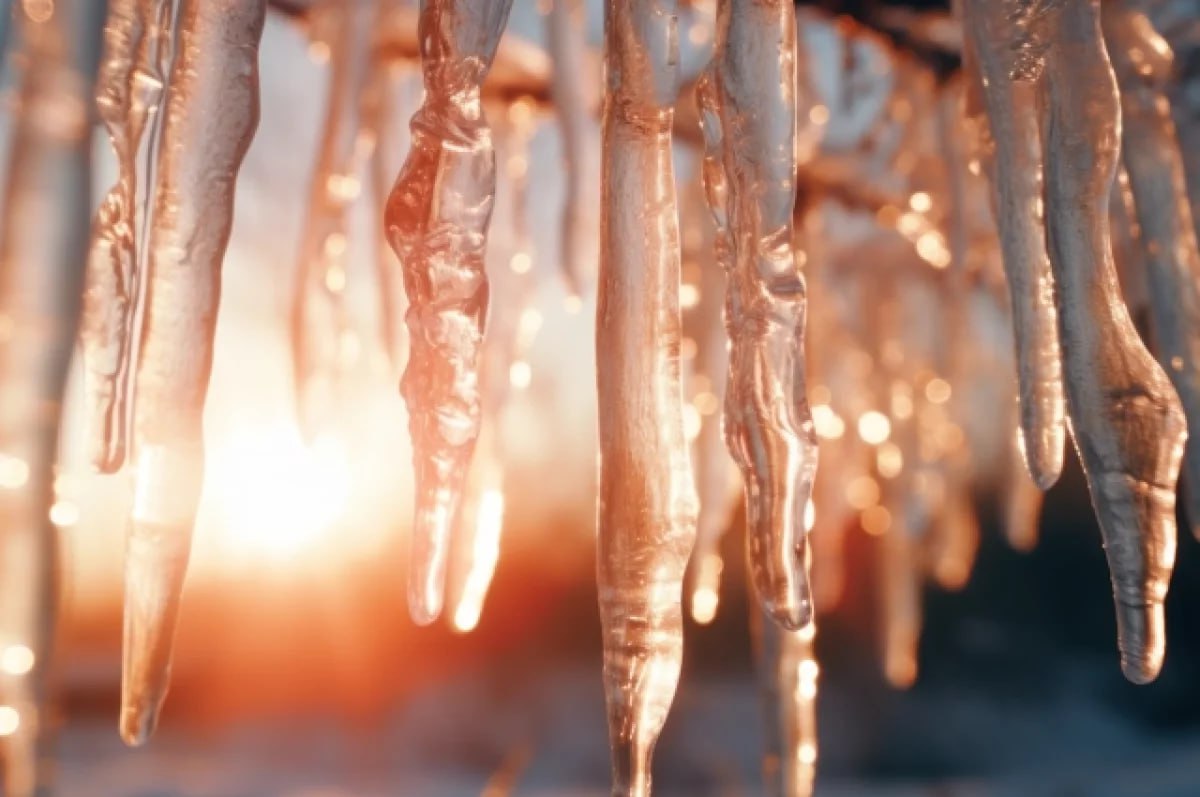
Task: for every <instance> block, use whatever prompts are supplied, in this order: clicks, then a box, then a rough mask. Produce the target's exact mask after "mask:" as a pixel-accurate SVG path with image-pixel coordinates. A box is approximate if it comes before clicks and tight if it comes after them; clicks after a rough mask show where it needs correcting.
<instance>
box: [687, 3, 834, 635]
mask: <svg viewBox="0 0 1200 797" xmlns="http://www.w3.org/2000/svg"><path fill="white" fill-rule="evenodd" d="M768 42H769V43H770V46H768V44H767V43H768ZM795 69H796V24H795V12H794V9H793V6H792V4H791V3H790V2H784V1H783V0H773V1H772V2H751V1H750V0H722V2H720V3H719V4H718V8H717V37H716V44H715V53H714V57H713V62H712V64H711V65H710V66H709V68H708V70H707V71H706V72H705V74H704V76H703V77H702V78H701V80H700V83H699V85H698V87H697V100H698V101H699V103H700V107H701V124H702V125H703V127H704V137H705V165H704V176H705V181H706V184H707V191H708V194H709V197H710V202H711V206H712V209H713V214H714V218H715V219H716V222H717V226H718V228H719V229H720V233H719V234H720V235H721V236H722V238H724V241H723V243H722V244H721V246H722V247H724V248H725V249H726V251H724V252H723V253H722V254H721V256H720V258H719V259H720V260H721V261H722V263H723V265H725V266H726V269H727V273H728V277H729V286H728V290H727V292H726V325H727V327H728V330H729V337H730V341H731V348H730V362H729V379H728V381H727V384H726V393H725V435H726V439H727V441H728V443H729V448H730V452H731V453H732V454H733V457H734V460H735V461H736V462H737V463H738V466H739V467H740V468H741V471H742V476H743V479H744V481H745V488H746V517H747V527H748V533H747V544H748V545H749V549H750V564H751V572H752V575H753V580H754V585H755V588H756V592H757V594H758V599H759V601H760V603H761V604H762V606H763V609H764V610H765V611H766V612H767V613H768V614H769V615H770V616H771V617H773V618H774V619H775V621H776V622H779V623H780V624H782V625H783V626H784V627H785V628H789V629H792V630H795V629H798V628H800V627H802V626H804V625H805V624H807V623H808V622H809V621H810V620H811V619H812V595H811V590H810V586H809V579H808V568H807V561H806V559H807V556H808V551H807V539H806V535H805V531H804V510H805V507H806V506H807V504H808V501H809V498H810V496H811V494H812V483H813V478H814V476H815V474H816V465H817V441H816V434H815V432H814V430H813V424H812V417H811V415H810V413H809V408H808V399H807V396H806V394H805V387H804V312H805V284H804V278H803V277H802V276H801V274H800V272H799V270H798V269H797V267H796V262H795V257H794V254H793V251H792V216H793V210H794V207H795V201H796V182H795V174H796V73H795Z"/></svg>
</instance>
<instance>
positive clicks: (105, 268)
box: [80, 0, 174, 473]
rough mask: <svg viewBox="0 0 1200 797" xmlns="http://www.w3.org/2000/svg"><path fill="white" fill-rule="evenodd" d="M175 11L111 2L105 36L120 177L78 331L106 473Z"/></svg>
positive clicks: (118, 445)
mask: <svg viewBox="0 0 1200 797" xmlns="http://www.w3.org/2000/svg"><path fill="white" fill-rule="evenodd" d="M173 9H174V3H173V2H171V0H113V1H112V2H111V3H110V4H109V14H108V21H107V24H106V25H105V29H104V55H103V58H102V60H101V64H100V73H99V76H98V78H97V90H96V107H97V108H98V110H99V113H100V119H101V121H102V122H104V126H105V128H106V129H107V130H108V135H109V139H110V140H111V141H112V146H113V149H114V151H115V152H116V155H117V169H118V175H117V182H116V184H115V185H113V186H112V188H111V189H109V191H108V194H106V195H105V197H104V199H103V200H101V202H100V207H99V209H98V210H97V211H96V217H95V221H94V222H93V225H92V241H91V247H90V251H89V253H88V266H87V286H86V289H85V293H84V303H83V318H82V321H81V324H80V327H81V338H82V344H83V357H84V365H85V375H84V391H85V403H86V407H87V413H88V418H87V423H88V435H89V437H88V454H89V458H90V459H91V462H92V464H93V465H94V466H95V467H96V468H97V469H98V470H99V471H101V472H103V473H113V472H116V471H117V470H119V469H120V468H121V466H122V465H123V464H124V462H125V447H126V444H127V442H128V441H127V435H128V430H127V421H128V415H129V388H130V378H129V374H130V367H131V365H132V362H131V360H132V358H133V340H134V335H135V330H134V318H135V316H136V312H137V310H136V308H137V302H138V285H139V271H140V269H139V263H138V244H139V242H140V240H141V239H140V237H139V234H138V207H137V201H138V179H139V174H138V169H137V161H138V153H139V151H140V150H141V148H142V140H143V137H144V136H145V132H146V127H147V124H148V123H149V121H150V120H151V118H152V117H153V116H154V115H155V114H156V113H158V109H159V106H160V105H161V103H162V96H163V88H164V82H165V76H164V71H165V68H166V67H165V64H166V61H167V60H168V57H169V51H170V35H171V15H172V11H173ZM149 151H153V147H151V148H150V149H149Z"/></svg>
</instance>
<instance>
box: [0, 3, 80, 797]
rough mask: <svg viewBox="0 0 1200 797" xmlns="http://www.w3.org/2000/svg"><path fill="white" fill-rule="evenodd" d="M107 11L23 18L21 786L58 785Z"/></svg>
mask: <svg viewBox="0 0 1200 797" xmlns="http://www.w3.org/2000/svg"><path fill="white" fill-rule="evenodd" d="M8 10H9V9H8V8H7V7H5V8H4V9H3V11H4V12H5V13H7V12H8ZM102 12H103V4H100V3H94V2H92V0H58V2H57V3H54V4H52V5H49V6H47V5H45V4H35V3H23V4H18V6H17V13H16V16H15V18H14V20H13V22H14V25H15V33H16V37H17V38H18V46H19V47H20V52H21V56H22V57H21V59H20V61H19V63H20V64H22V65H23V69H21V71H20V73H19V74H18V76H17V79H16V83H15V85H16V105H15V107H14V108H13V110H12V117H11V118H12V127H11V138H10V139H9V149H8V152H7V158H8V165H7V168H6V169H5V174H6V183H5V185H4V197H3V205H2V207H3V216H2V217H0V322H2V326H3V329H4V334H3V336H2V337H0V379H2V380H3V383H4V401H3V402H0V704H3V708H2V709H0V710H2V711H3V713H4V717H3V720H4V726H5V727H4V731H5V734H4V736H3V737H2V738H0V755H2V757H3V764H4V767H3V768H4V793H5V794H6V795H9V797H34V795H35V794H37V795H41V794H47V793H48V789H49V788H50V776H51V774H52V773H51V772H50V767H51V765H52V763H53V761H52V751H51V749H50V747H51V744H52V740H53V726H54V722H53V718H52V717H51V716H50V712H49V711H48V708H49V706H48V705H47V703H48V699H49V688H48V684H47V678H48V674H49V672H50V664H51V662H50V657H51V644H52V641H53V638H54V621H55V610H56V606H57V600H58V550H57V532H56V530H55V528H54V526H53V523H52V519H51V516H50V509H51V505H52V503H53V501H54V488H53V484H54V464H55V459H56V455H57V449H58V431H59V417H60V411H61V407H62V400H63V392H64V389H65V384H66V379H67V368H68V364H69V362H70V358H71V351H72V349H73V346H74V340H75V332H76V321H77V316H78V312H79V297H80V295H81V293H82V288H83V269H82V265H83V262H84V259H85V257H86V250H87V229H88V199H89V173H90V169H89V167H90V164H89V157H88V153H89V147H90V142H91V139H90V136H89V132H90V128H91V119H90V118H89V100H88V92H89V91H90V89H91V87H92V80H93V78H94V76H95V67H96V61H97V59H98V52H97V50H98V49H99V43H100V42H99V40H100V31H101V26H102V24H103V21H102V19H101V18H100V14H101V13H102ZM14 63H17V62H14Z"/></svg>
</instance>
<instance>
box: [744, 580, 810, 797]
mask: <svg viewBox="0 0 1200 797" xmlns="http://www.w3.org/2000/svg"><path fill="white" fill-rule="evenodd" d="M750 613H751V616H750V626H751V632H752V634H753V637H754V648H755V658H756V659H757V669H758V684H759V687H758V688H759V694H760V695H761V696H762V698H761V701H760V704H761V706H762V712H763V718H764V719H765V720H766V722H765V723H764V725H765V737H766V740H765V741H766V745H765V748H766V749H765V750H764V751H763V773H762V774H763V782H764V785H765V786H766V792H767V794H768V795H769V797H811V795H812V794H813V787H814V784H815V780H816V770H817V676H818V674H819V672H820V667H819V666H818V665H817V660H816V657H815V655H814V653H813V639H814V637H815V636H816V631H817V628H816V625H815V624H814V623H811V622H810V623H809V624H808V625H806V626H804V627H803V628H801V629H800V630H798V631H785V630H783V629H782V628H780V627H779V626H778V624H777V623H774V622H772V621H770V620H767V619H766V618H764V617H763V614H762V611H761V610H760V609H759V608H758V606H757V605H755V604H753V603H752V604H751V607H750Z"/></svg>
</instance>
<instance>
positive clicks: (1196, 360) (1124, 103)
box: [1101, 0, 1200, 534]
mask: <svg viewBox="0 0 1200 797" xmlns="http://www.w3.org/2000/svg"><path fill="white" fill-rule="evenodd" d="M1143 5H1146V4H1145V3H1139V2H1136V0H1109V1H1108V2H1105V3H1104V4H1102V6H1101V8H1102V15H1101V18H1102V24H1103V30H1104V37H1105V40H1106V43H1107V45H1108V52H1109V57H1110V58H1111V60H1112V63H1113V68H1114V70H1115V72H1116V76H1117V84H1118V86H1119V87H1120V92H1121V111H1122V123H1121V125H1122V133H1121V135H1122V144H1123V145H1122V149H1121V153H1122V161H1123V162H1124V165H1125V169H1126V170H1127V172H1128V174H1129V186H1130V188H1131V191H1132V194H1133V199H1134V206H1135V208H1136V217H1137V223H1138V227H1139V228H1140V233H1141V234H1140V243H1141V246H1142V251H1143V258H1142V259H1143V261H1144V264H1145V280H1146V283H1147V286H1148V288H1149V297H1150V320H1151V323H1152V326H1153V329H1154V343H1155V352H1156V354H1157V355H1158V361H1159V363H1160V364H1161V365H1162V367H1163V369H1164V370H1166V372H1167V375H1168V376H1169V377H1170V379H1171V382H1172V383H1173V384H1174V385H1175V389H1176V390H1177V391H1178V393H1179V398H1180V399H1181V400H1182V403H1183V408H1184V411H1185V414H1186V415H1187V419H1188V425H1189V427H1191V428H1192V429H1200V370H1198V369H1200V252H1198V251H1197V248H1196V232H1195V226H1194V221H1193V219H1192V212H1191V206H1190V204H1189V202H1188V195H1187V180H1186V177H1185V174H1184V168H1183V157H1182V155H1181V154H1180V149H1179V144H1178V141H1177V139H1176V136H1175V123H1174V121H1173V120H1172V118H1171V107H1170V103H1169V101H1168V99H1167V84H1168V82H1169V81H1170V79H1171V72H1172V53H1171V48H1170V47H1169V46H1168V44H1167V42H1166V41H1165V40H1164V39H1163V38H1162V37H1161V36H1160V35H1159V34H1158V33H1157V32H1156V31H1155V29H1154V27H1153V26H1152V25H1151V23H1150V20H1149V18H1148V17H1147V16H1146V15H1145V14H1144V13H1142V12H1141V11H1140V10H1139V8H1140V7H1141V6H1143ZM1184 461H1185V465H1186V473H1187V480H1186V485H1185V486H1186V488H1187V489H1186V491H1185V496H1186V498H1187V510H1188V511H1187V515H1188V520H1189V521H1190V524H1191V527H1192V530H1193V532H1194V533H1196V534H1200V440H1197V439H1195V438H1192V439H1191V440H1189V442H1188V444H1187V446H1186V448H1185V460H1184Z"/></svg>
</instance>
